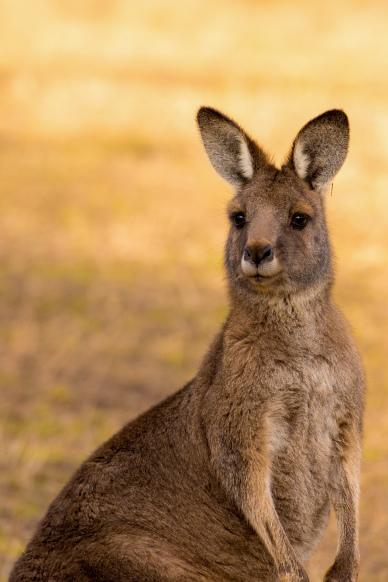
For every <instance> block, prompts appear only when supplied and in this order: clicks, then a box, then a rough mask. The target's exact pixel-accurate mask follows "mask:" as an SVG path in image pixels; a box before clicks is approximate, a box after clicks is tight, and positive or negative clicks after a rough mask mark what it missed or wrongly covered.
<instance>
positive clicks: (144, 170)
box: [0, 0, 388, 582]
mask: <svg viewBox="0 0 388 582" xmlns="http://www.w3.org/2000/svg"><path fill="white" fill-rule="evenodd" d="M80 6H82V8H81V7H80ZM384 11H385V5H384V3H381V4H380V3H379V2H373V3H372V4H370V5H369V6H368V5H367V4H365V3H364V4H362V3H359V2H354V3H349V2H342V3H339V2H326V3H325V4H322V5H321V6H320V5H319V4H318V3H308V2H299V3H298V2H290V3H280V2H272V3H265V4H264V3H263V4H262V5H261V3H260V2H254V1H253V0H251V1H249V0H246V1H240V2H238V3H237V2H231V1H230V2H229V1H223V2H221V1H220V0H219V1H217V0H216V1H214V2H211V3H210V2H205V0H184V1H183V2H180V3H178V2H172V1H167V2H162V0H153V1H149V2H144V3H142V4H141V5H140V4H139V3H132V2H129V1H128V2H119V1H111V2H103V1H102V0H100V1H98V0H89V1H88V2H83V3H79V2H76V1H75V0H71V1H70V0H68V1H67V2H66V3H64V2H60V1H59V0H52V1H51V2H49V1H48V0H35V2H33V3H26V2H22V1H21V0H3V2H2V7H1V19H0V38H1V51H0V85H1V91H0V112H1V115H0V148H1V155H0V184H1V198H0V206H1V212H0V321H1V326H0V334H1V337H2V349H1V351H0V363H1V365H0V383H1V393H0V404H1V433H0V438H1V442H2V455H1V459H0V473H1V489H0V493H1V499H2V501H1V509H0V511H1V513H0V516H1V525H0V578H1V577H2V578H3V579H4V578H5V577H6V575H7V573H8V572H9V568H10V565H11V563H12V561H13V560H14V559H15V557H16V556H17V555H18V554H19V552H20V551H21V549H22V548H23V545H24V544H25V542H26V540H27V539H28V537H29V536H30V534H31V532H32V530H33V528H34V526H35V525H36V522H37V520H38V518H39V517H40V516H41V515H42V513H43V512H44V510H45V509H46V507H47V504H48V502H49V501H50V500H51V499H52V498H53V496H54V495H55V494H56V493H57V491H58V490H59V488H60V487H61V486H62V484H63V483H64V482H65V480H66V479H67V478H68V477H69V475H70V474H71V472H72V471H73V470H74V468H75V466H76V465H77V464H78V463H79V462H80V461H81V460H82V459H83V458H84V457H85V456H86V455H87V454H88V453H89V452H91V450H92V449H93V448H94V447H95V446H96V445H97V444H99V443H100V442H101V441H102V440H103V439H105V438H106V437H107V436H108V435H110V434H111V433H112V432H113V431H115V430H116V429H117V428H118V427H119V426H120V425H121V424H122V423H124V422H125V421H126V420H128V419H130V418H132V417H133V416H134V415H135V414H137V413H138V412H139V411H141V410H144V409H145V408H146V407H148V406H149V405H150V404H151V403H153V402H155V401H157V400H158V399H160V398H161V397H162V396H164V395H165V394H167V393H170V392H172V391H173V390H174V389H176V388H178V387H179V385H180V384H181V383H182V382H183V381H185V380H187V379H188V378H189V377H190V375H191V374H193V373H194V371H195V369H196V367H197V365H198V362H199V360H200V357H201V354H202V353H203V351H204V350H205V348H206V345H207V344H208V342H209V340H210V338H211V337H212V335H213V334H214V332H215V331H216V329H217V326H218V324H219V322H220V321H221V320H222V318H223V316H224V314H225V310H226V306H225V305H226V301H225V292H224V281H223V271H222V256H221V255H222V244H223V238H224V235H225V229H226V221H225V218H224V205H225V202H226V199H227V188H226V187H225V186H224V185H223V184H222V183H221V182H220V181H219V179H218V178H217V177H216V176H215V175H214V174H213V172H212V170H211V169H210V167H209V165H208V164H207V161H206V160H205V157H204V155H203V153H202V151H201V146H200V144H199V140H198V137H197V134H196V130H195V126H194V122H193V117H194V114H195V110H196V108H197V107H198V106H199V105H200V104H202V103H207V104H211V105H214V106H217V107H219V108H221V109H224V110H225V111H226V112H228V113H229V114H231V115H234V116H235V117H236V118H237V119H239V120H240V121H241V123H242V124H243V125H245V126H247V127H248V129H250V130H251V131H252V133H253V134H254V135H256V136H257V137H258V139H259V141H261V142H262V143H263V144H264V145H265V146H267V147H268V149H272V151H276V152H280V153H283V154H285V153H286V151H287V148H288V147H289V144H290V142H291V139H292V138H293V137H294V134H295V133H296V131H297V130H298V129H299V127H300V126H301V125H302V124H303V123H304V122H305V121H306V120H308V119H309V118H310V117H312V116H314V115H316V114H317V113H320V112H321V111H323V110H324V109H325V108H331V107H333V106H340V107H343V108H344V109H346V110H347V112H348V113H349V115H350V118H351V122H352V128H353V131H352V150H351V154H350V157H349V160H348V162H347V163H346V166H345V168H344V170H343V171H342V173H341V175H340V177H339V178H338V179H337V181H336V184H335V187H334V193H333V196H332V197H331V198H330V200H329V211H330V221H331V225H332V232H333V237H334V243H335V247H336V250H337V256H338V284H337V298H338V302H339V303H340V304H341V306H342V307H343V309H344V311H345V312H346V314H347V316H348V318H349V319H350V321H351V322H352V324H353V327H354V330H355V333H356V335H357V338H358V340H359V344H360V347H361V350H362V353H363V356H364V360H365V364H366V369H367V374H368V379H369V396H368V406H367V417H366V428H365V432H366V434H365V455H364V457H365V461H364V465H363V497H362V515H361V521H362V529H361V543H362V558H363V559H362V576H361V580H368V582H378V581H381V582H382V581H383V580H387V579H388V557H387V553H386V548H385V546H386V540H387V537H388V515H387V513H388V512H387V509H388V507H387V488H388V372H387V366H386V353H387V350H388V339H387V338H388V335H387V323H388V314H387V306H386V297H387V294H388V277H387V275H388V270H387V256H388V251H387V244H388V212H387V211H388V201H387V190H388V170H387V167H388V166H387V160H388V107H387V101H388V78H387V77H386V66H387V61H388V50H387V46H386V44H384V43H386V40H385V38H386V18H385V13H384ZM279 159H280V158H279ZM333 531H334V530H333V528H332V529H331V530H330V532H329V534H328V535H327V536H326V538H325V540H324V542H323V543H322V545H321V547H320V550H319V552H318V554H317V556H316V557H315V558H314V561H313V563H312V564H311V567H310V571H311V573H312V580H319V579H320V578H321V574H322V571H323V570H324V569H325V567H326V566H327V565H328V564H329V562H330V560H331V559H332V557H333V553H334V550H335V540H334V536H333Z"/></svg>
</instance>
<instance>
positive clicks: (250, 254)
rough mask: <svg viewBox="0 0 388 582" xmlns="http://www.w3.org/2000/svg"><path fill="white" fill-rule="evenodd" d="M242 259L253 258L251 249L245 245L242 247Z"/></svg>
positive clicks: (248, 259) (249, 259)
mask: <svg viewBox="0 0 388 582" xmlns="http://www.w3.org/2000/svg"><path fill="white" fill-rule="evenodd" d="M244 259H245V260H247V261H251V260H253V259H252V253H251V251H250V250H249V248H248V247H245V249H244ZM253 262H254V261H253Z"/></svg>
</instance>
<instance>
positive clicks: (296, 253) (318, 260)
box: [198, 107, 349, 296]
mask: <svg viewBox="0 0 388 582" xmlns="http://www.w3.org/2000/svg"><path fill="white" fill-rule="evenodd" d="M198 125H199V128H200V132H201V136H202V140H203V143H204V146H205V149H206V152H207V154H208V156H209V159H210V161H211V163H212V165H213V166H214V168H215V169H216V170H217V172H218V173H219V174H220V175H221V176H222V177H223V178H224V179H225V180H227V181H228V182H229V183H231V184H232V185H233V186H234V187H235V196H234V198H233V199H232V200H231V202H230V203H229V207H228V214H229V217H230V223H231V226H230V232H229V237H228V241H227V245H226V267H227V270H228V275H229V278H230V283H231V288H232V289H233V290H234V291H238V292H244V293H249V294H250V296H252V293H253V294H256V295H258V294H262V293H263V292H266V293H267V294H269V293H270V294H276V295H279V294H281V295H288V296H289V295H291V294H293V293H298V292H301V291H305V290H306V289H309V288H312V287H316V286H317V285H319V284H323V285H324V284H328V283H329V282H330V281H331V278H332V268H331V253H330V244H329V238H328V232H327V226H326V220H325V204H324V203H325V199H324V194H325V190H326V189H327V187H328V185H329V184H330V182H331V181H332V179H333V178H334V176H335V175H336V174H337V172H338V170H339V169H340V168H341V166H342V164H343V162H344V160H345V157H346V153H347V150H348V142H349V124H348V119H347V116H346V115H345V113H343V112H342V111H339V110H332V111H327V112H326V113H323V114H322V115H320V116H319V117H316V118H315V119H313V120H312V121H310V122H309V123H307V125H305V126H304V127H303V128H302V129H301V131H300V132H299V133H298V135H297V136H296V138H295V141H294V143H293V145H292V148H291V152H290V154H289V156H288V159H287V161H286V163H285V164H284V165H283V166H282V167H281V169H278V168H276V167H275V166H274V165H273V164H272V163H271V162H270V160H269V158H268V157H267V155H266V154H265V153H264V151H263V150H262V149H261V148H260V147H259V146H258V145H257V144H256V143H255V142H254V141H253V140H252V139H251V138H250V137H249V136H248V135H247V134H246V133H245V132H244V131H243V130H242V129H241V128H240V127H239V126H238V125H237V124H236V123H235V122H234V121H232V120H231V119H229V118H227V117H225V116H224V115H223V114H221V113H219V112H218V111H216V110H214V109H211V108H207V107H202V108H201V109H200V110H199V112H198Z"/></svg>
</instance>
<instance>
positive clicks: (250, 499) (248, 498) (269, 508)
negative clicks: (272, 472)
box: [242, 475, 301, 579]
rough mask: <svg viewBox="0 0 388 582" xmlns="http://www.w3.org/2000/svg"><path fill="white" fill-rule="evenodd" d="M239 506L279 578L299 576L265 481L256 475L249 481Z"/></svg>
mask: <svg viewBox="0 0 388 582" xmlns="http://www.w3.org/2000/svg"><path fill="white" fill-rule="evenodd" d="M242 506H243V507H242V508H243V512H244V515H245V516H246V518H247V521H248V522H249V523H250V524H251V526H252V527H253V528H254V530H255V531H256V532H257V534H258V535H259V537H260V538H261V540H262V541H263V543H264V545H265V546H266V548H267V550H268V552H269V554H270V555H271V557H272V558H273V560H274V563H275V566H276V569H277V571H278V572H279V574H280V573H286V572H287V573H289V574H294V575H300V572H301V567H300V565H299V562H298V558H297V556H296V554H295V551H294V549H293V547H292V545H291V543H290V541H289V539H288V537H287V534H286V532H285V530H284V528H283V526H282V524H281V522H280V519H279V516H278V514H277V512H276V508H275V505H274V503H273V499H272V493H271V490H270V486H269V479H268V477H266V476H265V475H259V476H257V477H256V479H251V482H250V483H248V484H247V488H246V491H245V492H244V493H243V500H242ZM297 579H298V578H297Z"/></svg>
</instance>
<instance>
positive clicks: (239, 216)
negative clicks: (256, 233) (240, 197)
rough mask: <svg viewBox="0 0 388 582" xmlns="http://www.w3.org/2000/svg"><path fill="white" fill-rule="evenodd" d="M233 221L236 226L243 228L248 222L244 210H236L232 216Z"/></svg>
mask: <svg viewBox="0 0 388 582" xmlns="http://www.w3.org/2000/svg"><path fill="white" fill-rule="evenodd" d="M231 219H232V222H233V224H234V226H235V227H236V228H242V227H243V226H244V224H245V222H246V220H245V214H244V213H243V212H236V213H235V214H232V216H231Z"/></svg>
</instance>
